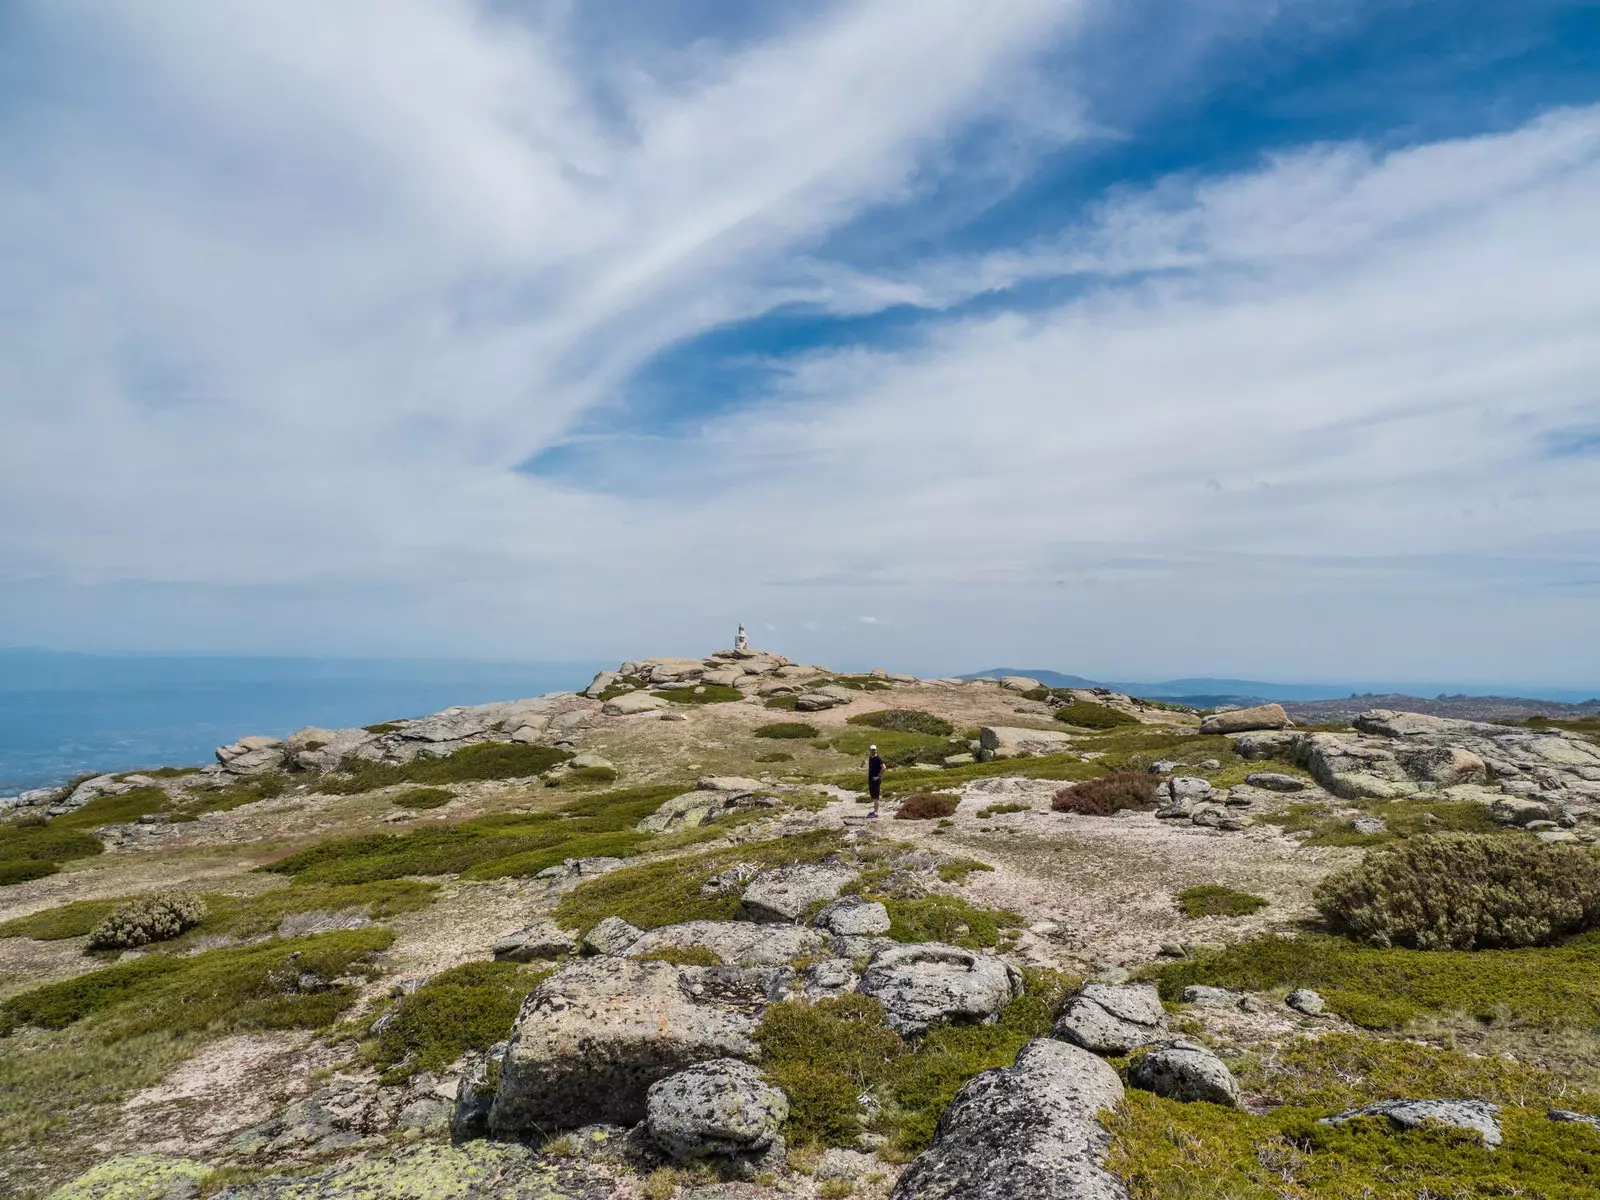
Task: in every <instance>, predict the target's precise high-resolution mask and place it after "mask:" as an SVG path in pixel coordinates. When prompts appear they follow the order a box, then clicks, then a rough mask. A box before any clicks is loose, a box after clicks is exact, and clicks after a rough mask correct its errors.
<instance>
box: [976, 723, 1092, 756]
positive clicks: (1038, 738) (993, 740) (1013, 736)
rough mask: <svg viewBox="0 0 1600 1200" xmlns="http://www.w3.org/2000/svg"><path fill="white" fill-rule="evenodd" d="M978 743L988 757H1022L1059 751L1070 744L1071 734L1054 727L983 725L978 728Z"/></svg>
mask: <svg viewBox="0 0 1600 1200" xmlns="http://www.w3.org/2000/svg"><path fill="white" fill-rule="evenodd" d="M978 744H979V745H980V746H982V747H983V750H984V752H985V753H986V754H987V755H988V756H989V757H990V758H1024V757H1027V756H1030V755H1035V754H1056V753H1059V752H1060V751H1062V750H1065V749H1066V748H1067V747H1068V746H1070V745H1071V744H1072V735H1071V734H1070V733H1063V732H1059V731H1057V730H1054V729H1023V728H1019V727H1017V726H1014V725H985V726H984V727H983V728H981V729H979V730H978Z"/></svg>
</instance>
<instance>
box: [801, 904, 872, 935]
mask: <svg viewBox="0 0 1600 1200" xmlns="http://www.w3.org/2000/svg"><path fill="white" fill-rule="evenodd" d="M813 924H815V925H817V926H818V927H820V928H822V929H826V930H827V931H828V932H830V933H836V934H839V935H841V936H844V937H851V936H860V935H863V934H874V933H888V932H889V924H890V922H889V910H888V909H887V908H885V907H884V906H883V905H882V904H880V903H879V902H878V901H876V900H866V899H863V898H862V897H860V896H841V897H840V898H839V899H837V900H835V901H834V902H833V903H832V904H829V905H827V906H826V907H824V908H823V909H822V911H821V912H819V913H818V914H817V915H816V917H815V919H814V920H813Z"/></svg>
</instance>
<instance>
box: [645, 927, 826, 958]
mask: <svg viewBox="0 0 1600 1200" xmlns="http://www.w3.org/2000/svg"><path fill="white" fill-rule="evenodd" d="M695 947H698V948H701V949H705V950H709V951H711V953H713V954H715V955H716V956H717V957H718V958H720V959H721V960H722V961H723V962H724V963H726V964H727V965H728V966H732V967H783V966H787V965H788V964H789V962H790V960H791V959H795V958H799V957H801V956H802V955H803V956H807V957H810V956H814V955H818V954H828V953H830V952H831V951H832V948H833V947H832V943H831V942H830V941H829V940H828V938H827V936H826V935H825V934H822V933H820V932H818V931H817V930H815V929H806V928H804V927H802V926H799V925H778V926H773V925H756V924H752V923H750V922H748V921H684V922H682V923H681V924H678V925H663V926H661V927H660V928H657V929H652V930H649V931H648V932H646V933H642V934H640V935H639V937H638V939H637V940H635V941H634V943H633V944H632V945H631V946H629V947H628V950H627V953H628V955H629V957H631V958H640V957H642V956H645V955H648V954H651V953H653V952H655V951H659V950H668V949H676V950H685V949H690V948H695Z"/></svg>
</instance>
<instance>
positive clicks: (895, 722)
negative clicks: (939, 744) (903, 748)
mask: <svg viewBox="0 0 1600 1200" xmlns="http://www.w3.org/2000/svg"><path fill="white" fill-rule="evenodd" d="M849 724H851V725H870V726H872V727H873V728H874V729H890V730H893V731H894V732H896V733H926V734H931V735H933V736H935V737H948V736H950V735H951V734H952V733H954V732H955V726H954V725H952V724H950V722H949V721H946V720H944V719H943V718H942V717H936V716H934V715H933V714H932V713H925V712H918V711H917V710H916V709H914V708H884V709H879V710H878V711H877V712H869V713H858V714H857V715H856V716H853V717H850V718H849Z"/></svg>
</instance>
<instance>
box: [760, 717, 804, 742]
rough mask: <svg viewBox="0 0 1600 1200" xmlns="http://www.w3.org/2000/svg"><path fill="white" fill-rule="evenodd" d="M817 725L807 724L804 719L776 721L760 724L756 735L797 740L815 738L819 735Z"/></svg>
mask: <svg viewBox="0 0 1600 1200" xmlns="http://www.w3.org/2000/svg"><path fill="white" fill-rule="evenodd" d="M817 732H818V730H817V727H816V726H815V725H807V724H806V723H805V722H804V721H774V722H773V723H772V724H770V725H758V726H757V727H756V730H755V735H756V736H757V737H758V738H793V739H796V740H801V739H806V738H814V737H816V736H817Z"/></svg>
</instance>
